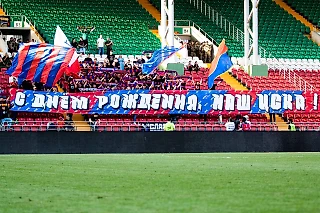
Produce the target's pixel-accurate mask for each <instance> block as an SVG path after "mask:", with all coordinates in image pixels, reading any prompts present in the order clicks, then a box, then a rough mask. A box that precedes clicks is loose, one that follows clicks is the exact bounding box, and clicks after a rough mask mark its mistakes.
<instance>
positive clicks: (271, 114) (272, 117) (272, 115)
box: [269, 112, 276, 123]
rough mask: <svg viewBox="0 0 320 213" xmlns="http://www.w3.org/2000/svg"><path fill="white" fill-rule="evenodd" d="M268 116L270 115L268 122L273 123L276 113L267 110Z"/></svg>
mask: <svg viewBox="0 0 320 213" xmlns="http://www.w3.org/2000/svg"><path fill="white" fill-rule="evenodd" d="M269 117H270V123H275V122H276V114H275V113H271V112H269Z"/></svg>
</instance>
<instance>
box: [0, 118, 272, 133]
mask: <svg viewBox="0 0 320 213" xmlns="http://www.w3.org/2000/svg"><path fill="white" fill-rule="evenodd" d="M49 122H50V123H54V124H55V125H54V126H50V127H49V125H47V124H48V123H49ZM165 123H166V122H165V121H159V122H155V121H136V122H133V121H108V120H104V121H103V120H101V121H99V122H96V123H95V124H92V123H91V125H90V124H89V123H88V122H84V121H83V122H81V121H76V122H74V124H73V125H70V124H67V125H64V124H62V125H59V123H57V122H54V121H19V122H6V123H5V124H4V125H0V131H27V132H29V131H32V132H43V131H99V132H104V131H117V132H119V131H122V132H128V131H146V128H145V127H146V125H148V131H162V130H163V128H162V127H163V125H164V124H165ZM152 124H154V125H152ZM175 127H176V131H226V128H225V126H224V124H219V123H217V122H212V121H210V122H198V123H194V122H188V121H179V122H175ZM252 130H253V131H278V126H277V125H275V124H270V123H268V122H253V123H252Z"/></svg>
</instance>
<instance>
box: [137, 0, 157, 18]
mask: <svg viewBox="0 0 320 213" xmlns="http://www.w3.org/2000/svg"><path fill="white" fill-rule="evenodd" d="M137 1H138V3H139V4H140V5H141V6H142V7H143V8H144V9H146V11H148V13H150V15H152V17H153V18H154V19H156V20H157V22H160V20H161V13H160V12H159V10H157V8H155V7H154V6H153V5H152V4H151V3H150V2H149V0H137Z"/></svg>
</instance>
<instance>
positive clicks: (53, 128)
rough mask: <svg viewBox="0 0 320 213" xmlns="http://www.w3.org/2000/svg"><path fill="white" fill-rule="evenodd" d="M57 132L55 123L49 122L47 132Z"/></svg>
mask: <svg viewBox="0 0 320 213" xmlns="http://www.w3.org/2000/svg"><path fill="white" fill-rule="evenodd" d="M56 130H57V126H56V124H55V123H54V122H51V121H50V122H48V123H47V131H56Z"/></svg>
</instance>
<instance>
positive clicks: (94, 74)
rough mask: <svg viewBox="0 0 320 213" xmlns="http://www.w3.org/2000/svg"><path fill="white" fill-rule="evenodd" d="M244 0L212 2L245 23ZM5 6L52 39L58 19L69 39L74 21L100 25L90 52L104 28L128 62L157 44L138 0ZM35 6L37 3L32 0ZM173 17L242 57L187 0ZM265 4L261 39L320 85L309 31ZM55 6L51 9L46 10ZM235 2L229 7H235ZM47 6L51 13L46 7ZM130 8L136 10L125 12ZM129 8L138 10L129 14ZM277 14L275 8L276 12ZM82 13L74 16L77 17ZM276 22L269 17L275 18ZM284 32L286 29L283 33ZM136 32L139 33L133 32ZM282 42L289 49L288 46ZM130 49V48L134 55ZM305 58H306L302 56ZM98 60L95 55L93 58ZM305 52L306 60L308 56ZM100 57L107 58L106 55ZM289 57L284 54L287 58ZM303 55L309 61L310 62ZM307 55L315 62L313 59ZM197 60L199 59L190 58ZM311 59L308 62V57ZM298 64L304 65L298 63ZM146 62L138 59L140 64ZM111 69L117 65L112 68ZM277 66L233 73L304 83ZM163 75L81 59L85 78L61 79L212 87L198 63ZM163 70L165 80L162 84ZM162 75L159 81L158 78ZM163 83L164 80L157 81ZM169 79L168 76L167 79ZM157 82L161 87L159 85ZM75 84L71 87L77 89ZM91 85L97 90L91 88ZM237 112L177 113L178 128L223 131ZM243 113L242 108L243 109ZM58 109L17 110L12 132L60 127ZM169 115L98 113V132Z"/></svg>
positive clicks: (267, 126) (255, 121)
mask: <svg viewBox="0 0 320 213" xmlns="http://www.w3.org/2000/svg"><path fill="white" fill-rule="evenodd" d="M239 1H240V0H236V1H232V2H224V1H222V0H218V1H212V0H211V1H208V3H209V4H211V5H212V6H213V8H215V9H217V10H218V11H219V10H220V11H219V13H221V14H223V15H224V16H226V17H227V18H228V19H230V21H231V22H233V23H234V24H235V25H236V26H237V27H239V28H240V29H242V28H243V23H242V20H243V18H242V17H243V8H242V6H241V7H240V6H239V5H242V4H241V3H240V2H239ZM152 2H153V4H154V5H155V6H156V7H158V8H160V7H159V5H160V2H159V1H157V0H152ZM2 4H3V6H4V8H5V9H6V11H7V12H8V13H9V14H25V15H26V16H28V17H30V18H31V19H32V20H33V21H35V22H36V23H37V27H38V30H40V32H41V33H42V34H43V35H44V37H45V38H46V39H47V41H49V42H50V43H53V36H54V35H53V33H54V31H55V27H56V25H57V24H59V25H60V26H61V28H62V29H63V30H64V31H65V33H66V35H67V36H68V37H69V39H70V40H71V38H78V37H80V35H81V33H80V32H79V31H77V26H95V27H96V29H95V30H94V31H93V33H92V34H90V36H89V47H90V52H92V53H96V52H97V50H96V48H95V47H96V39H97V38H98V36H99V34H103V35H107V36H108V37H111V38H112V40H113V41H114V43H115V45H114V51H115V54H117V55H116V56H115V57H116V58H117V57H118V56H119V55H125V60H126V61H127V59H131V62H130V64H131V66H135V65H134V64H133V63H132V62H133V60H140V56H139V57H138V59H137V58H136V56H134V55H141V53H142V51H144V50H148V49H153V50H154V49H157V48H158V47H159V46H160V42H159V40H158V39H157V38H156V36H155V35H153V34H152V33H151V32H150V31H149V28H150V26H152V27H154V26H156V25H157V24H158V23H157V22H156V21H155V20H154V19H153V18H152V17H151V16H150V15H149V14H148V13H147V12H146V11H144V9H142V8H141V6H140V5H139V4H138V3H137V2H136V1H134V0H130V1H126V2H125V3H123V2H121V3H120V2H119V3H118V2H116V1H106V2H103V1H100V2H99V3H98V4H97V3H96V1H95V3H93V0H91V1H84V0H81V1H66V0H62V1H59V2H52V1H48V0H47V1H40V0H28V1H18V0H13V1H6V2H2ZM34 4H36V5H37V6H38V7H37V8H36V9H35V7H34V6H33V5H34ZM175 4H176V6H175V10H176V11H175V12H176V13H175V15H176V19H181V20H192V21H195V22H196V23H197V24H198V25H200V26H201V28H203V29H204V30H205V31H206V32H207V33H208V34H209V35H211V36H212V37H213V38H215V39H216V41H218V42H220V41H221V40H222V39H223V38H225V39H226V40H227V44H228V46H229V55H230V56H233V57H242V56H243V47H242V45H241V44H240V43H239V42H237V41H235V40H233V39H232V37H231V36H229V35H228V34H227V33H225V32H224V31H222V30H221V28H219V27H218V26H216V25H214V24H212V22H211V21H210V20H208V19H207V18H206V17H205V16H204V15H203V14H202V13H201V12H200V11H198V10H197V9H196V8H194V7H193V6H192V5H190V4H189V3H188V2H187V1H182V0H176V1H175ZM261 4H262V5H261V9H260V11H261V12H260V15H261V18H260V25H261V27H260V30H261V33H260V34H261V35H260V44H261V46H263V47H266V48H267V50H269V51H272V53H273V54H274V56H276V57H278V58H281V59H283V58H292V60H293V63H297V65H296V67H295V68H296V69H293V72H296V73H298V74H299V75H301V76H302V77H304V78H305V79H306V80H308V81H309V82H310V83H312V84H313V85H315V86H316V87H317V88H320V84H319V83H318V82H320V81H319V80H320V79H318V76H317V72H319V71H320V70H318V69H315V68H314V66H312V65H309V66H304V65H306V64H312V63H313V65H315V64H317V63H319V60H318V59H316V57H319V56H320V55H319V51H317V48H318V47H317V46H316V45H315V44H313V43H312V41H310V40H308V39H307V38H305V37H304V36H303V32H304V30H305V27H304V26H301V24H300V23H299V22H297V21H296V20H293V19H292V18H291V17H288V15H287V14H286V13H285V12H284V11H283V10H282V9H281V8H278V7H277V5H276V4H274V3H273V2H272V1H270V2H269V1H268V2H265V1H263V2H262V3H261ZM48 8H51V10H48ZM230 8H232V10H231V9H230ZM44 11H50V12H44ZM127 11H131V12H132V13H127ZM132 14H135V15H134V16H132ZM275 14H276V15H275ZM74 17H77V18H74ZM270 23H272V24H270ZM283 35H286V36H283ZM133 38H134V39H133ZM284 49H285V51H283V50H284ZM127 55H130V57H129V56H128V57H127ZM301 58H302V59H303V60H302V59H301ZM92 59H94V57H93V58H92ZM306 59H308V60H306ZM102 60H103V59H102ZM286 60H287V59H283V61H284V62H286ZM305 60H306V61H305ZM309 60H310V61H309ZM193 61H196V60H193ZM309 62H310V63H309ZM299 63H300V64H302V66H301V67H299ZM140 65H141V64H140ZM111 69H112V68H111ZM5 70H6V69H5V68H4V69H1V70H0V86H1V87H0V89H2V90H3V91H4V94H5V95H6V96H7V94H8V89H9V87H10V83H9V80H8V76H6V75H5V74H4V72H5ZM279 73H280V72H279V70H277V69H276V68H270V69H269V75H268V77H250V76H249V75H248V74H247V73H246V72H244V71H243V70H242V69H240V68H239V69H238V68H235V69H232V72H231V73H230V75H232V76H233V77H235V78H236V79H237V80H238V81H239V82H240V83H241V84H243V85H244V86H245V87H247V88H248V89H250V90H254V91H260V90H267V89H272V90H278V89H279V90H296V89H299V88H297V87H296V86H294V85H292V84H291V83H290V82H289V81H288V80H286V79H284V78H283V77H282V76H280V74H279ZM158 75H159V76H160V79H158V77H156V76H155V75H150V76H149V77H147V76H146V75H142V74H141V70H140V69H139V68H138V67H136V71H133V72H132V69H131V68H130V67H128V69H126V70H120V71H116V72H109V70H108V65H104V64H103V65H102V66H101V67H99V66H98V65H97V64H95V65H94V66H91V65H90V66H89V67H87V65H85V64H84V63H82V69H81V76H80V77H81V80H77V82H75V80H74V79H70V78H66V79H61V81H60V86H61V87H62V88H63V89H64V90H65V91H68V92H72V91H70V83H71V82H73V83H72V84H74V85H76V88H77V90H75V91H86V90H87V89H96V88H97V89H101V90H113V89H169V90H173V89H176V90H190V89H198V90H205V89H208V88H207V77H208V69H206V68H200V69H199V70H198V71H189V70H187V69H186V70H185V72H184V75H183V76H178V75H177V74H176V73H175V72H171V71H165V72H158ZM164 77H165V79H166V81H165V83H163V82H162V81H164ZM157 81H158V84H157ZM159 82H160V83H159ZM168 82H170V83H168ZM215 84H216V87H215V89H216V90H233V89H232V87H231V86H230V85H228V84H227V83H226V82H225V81H223V79H221V78H217V79H216V80H215ZM155 85H157V87H155ZM75 91H74V92H75ZM93 91H94V90H93ZM237 115H239V112H233V113H222V114H221V116H222V120H221V121H222V122H221V121H219V112H217V113H216V114H214V115H209V116H206V117H205V118H204V117H203V116H199V115H198V116H191V115H185V116H181V117H179V118H178V120H177V123H176V127H177V130H179V131H220V130H225V127H224V125H223V124H222V123H225V122H226V121H227V120H228V118H229V117H235V116H237ZM240 115H241V116H243V115H244V114H240ZM249 116H250V121H251V122H252V129H253V130H257V131H276V130H278V126H277V125H276V124H272V123H269V122H268V118H267V116H266V115H260V114H257V115H249ZM62 117H64V116H63V115H61V114H53V113H47V114H43V115H42V114H35V113H19V114H18V115H17V121H16V122H15V123H14V125H13V130H14V131H46V130H47V124H48V123H49V122H52V123H54V124H55V125H56V126H59V125H60V126H61V124H59V123H61V118H62ZM284 118H285V119H289V118H293V119H294V120H295V121H297V122H306V121H315V122H320V120H319V119H320V118H319V116H318V115H316V114H312V113H310V114H293V113H285V114H284ZM166 119H167V117H162V116H158V117H154V116H138V117H136V118H134V117H133V116H132V115H121V116H118V115H114V116H101V118H100V123H99V125H97V128H96V129H95V130H96V131H141V130H142V129H141V128H142V127H141V124H143V123H145V122H149V123H152V122H165V121H166ZM299 125H300V126H301V130H310V129H311V130H314V129H317V127H318V126H319V125H318V124H317V123H314V124H302V123H301V124H299Z"/></svg>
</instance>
